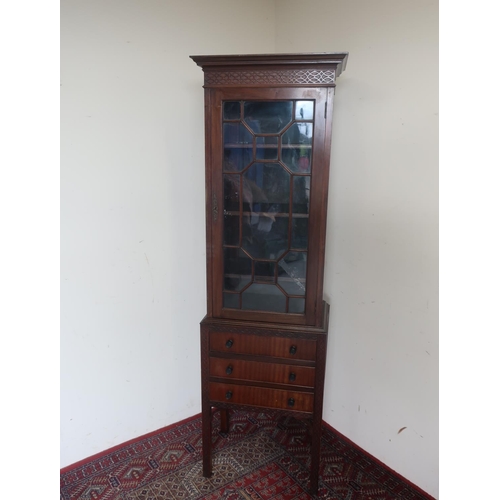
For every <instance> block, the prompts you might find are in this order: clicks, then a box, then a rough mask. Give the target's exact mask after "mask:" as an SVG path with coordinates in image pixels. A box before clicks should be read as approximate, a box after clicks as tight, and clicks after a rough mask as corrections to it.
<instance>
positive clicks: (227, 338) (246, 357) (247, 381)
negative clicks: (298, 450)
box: [201, 304, 328, 495]
mask: <svg viewBox="0 0 500 500" xmlns="http://www.w3.org/2000/svg"><path fill="white" fill-rule="evenodd" d="M325 306H326V307H325V310H326V313H325V316H324V321H323V324H322V325H321V327H300V326H297V325H285V324H276V323H272V324H271V323H264V322H261V323H258V324H257V323H249V322H247V323H245V322H242V321H239V320H234V321H232V320H227V319H223V320H221V319H217V318H205V319H204V320H203V321H202V322H201V364H202V437H203V475H204V476H205V477H210V476H211V475H212V408H213V407H216V408H219V409H220V410H221V430H222V432H225V433H228V432H229V433H230V432H231V425H230V421H229V418H228V410H229V409H231V408H239V409H247V410H251V409H252V408H257V409H269V410H273V411H275V410H278V411H281V412H283V413H288V414H292V415H293V414H295V415H302V416H304V417H306V418H309V419H311V420H312V429H311V476H310V477H311V482H310V484H311V490H310V491H311V493H312V494H313V495H315V494H316V493H317V490H318V481H319V460H320V439H321V422H322V413H323V388H324V377H325V362H326V346H327V336H328V304H325Z"/></svg>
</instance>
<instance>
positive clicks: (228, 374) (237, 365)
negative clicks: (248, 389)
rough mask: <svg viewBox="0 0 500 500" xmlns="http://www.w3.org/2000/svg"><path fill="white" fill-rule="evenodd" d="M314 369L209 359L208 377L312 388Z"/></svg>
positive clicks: (236, 360) (278, 364) (226, 359)
mask: <svg viewBox="0 0 500 500" xmlns="http://www.w3.org/2000/svg"><path fill="white" fill-rule="evenodd" d="M314 374H315V369H314V368H312V367H309V366H297V365H287V364H280V363H261V362H258V361H245V360H241V359H228V358H210V376H211V377H221V378H227V379H228V382H230V380H231V379H236V380H248V381H256V382H270V383H275V384H288V385H292V386H301V387H314Z"/></svg>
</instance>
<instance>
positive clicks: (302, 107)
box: [295, 101, 314, 120]
mask: <svg viewBox="0 0 500 500" xmlns="http://www.w3.org/2000/svg"><path fill="white" fill-rule="evenodd" d="M313 118H314V101H296V102H295V119H296V120H312V119H313Z"/></svg>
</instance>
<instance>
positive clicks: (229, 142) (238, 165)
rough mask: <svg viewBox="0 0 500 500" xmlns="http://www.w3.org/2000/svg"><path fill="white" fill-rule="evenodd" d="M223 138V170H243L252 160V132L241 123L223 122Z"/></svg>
mask: <svg viewBox="0 0 500 500" xmlns="http://www.w3.org/2000/svg"><path fill="white" fill-rule="evenodd" d="M223 140H224V170H225V171H229V172H239V171H241V170H243V169H244V168H245V167H246V166H247V165H248V164H249V163H250V162H251V161H252V154H253V152H252V147H253V135H252V133H251V132H250V131H249V130H248V129H247V128H246V127H245V126H244V125H242V124H241V123H224V127H223Z"/></svg>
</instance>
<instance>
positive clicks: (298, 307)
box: [288, 298, 306, 314]
mask: <svg viewBox="0 0 500 500" xmlns="http://www.w3.org/2000/svg"><path fill="white" fill-rule="evenodd" d="M305 308H306V301H305V300H304V299H293V298H292V299H288V312H290V313H296V314H303V313H304V310H305Z"/></svg>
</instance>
